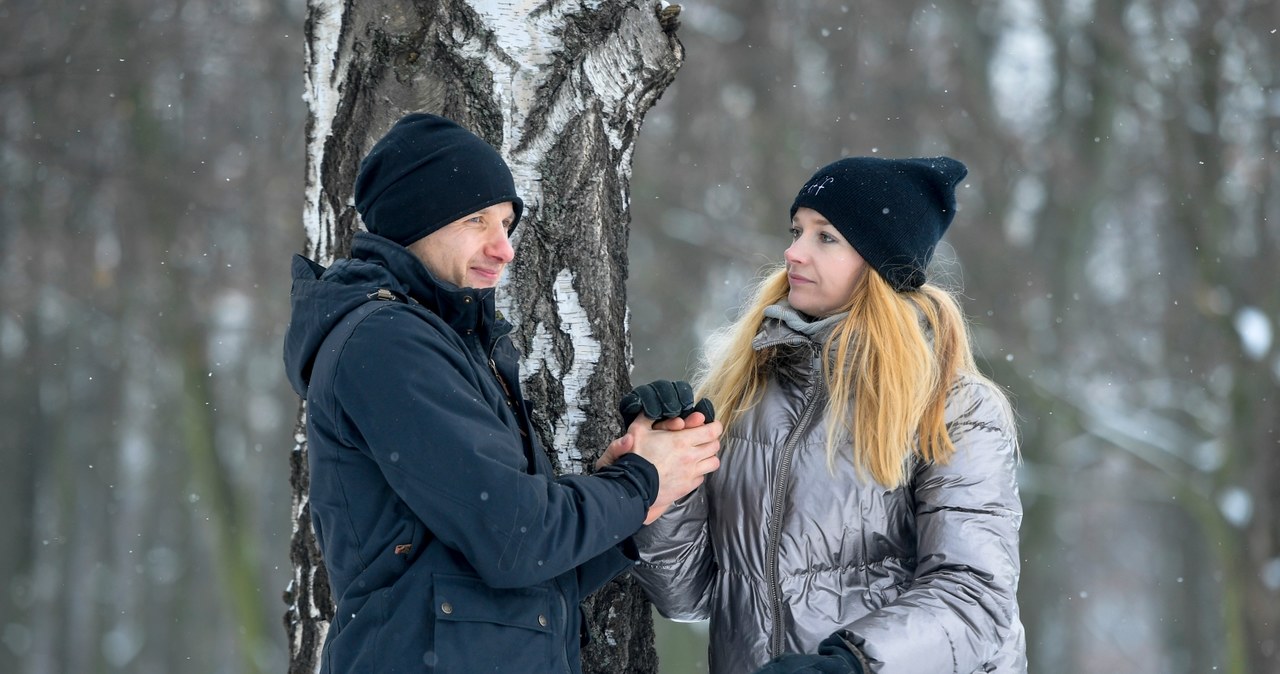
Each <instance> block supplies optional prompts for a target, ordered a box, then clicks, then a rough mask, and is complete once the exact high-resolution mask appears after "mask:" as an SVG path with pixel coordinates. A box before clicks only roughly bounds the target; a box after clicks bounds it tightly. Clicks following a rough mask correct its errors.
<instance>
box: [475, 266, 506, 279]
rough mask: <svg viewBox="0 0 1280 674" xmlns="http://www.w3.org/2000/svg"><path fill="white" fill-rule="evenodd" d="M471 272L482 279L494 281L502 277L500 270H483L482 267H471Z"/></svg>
mask: <svg viewBox="0 0 1280 674" xmlns="http://www.w3.org/2000/svg"><path fill="white" fill-rule="evenodd" d="M471 271H472V272H473V273H475V274H478V275H480V276H481V277H482V278H488V279H496V278H498V277H499V276H501V275H502V270H501V269H485V268H483V267H472V268H471Z"/></svg>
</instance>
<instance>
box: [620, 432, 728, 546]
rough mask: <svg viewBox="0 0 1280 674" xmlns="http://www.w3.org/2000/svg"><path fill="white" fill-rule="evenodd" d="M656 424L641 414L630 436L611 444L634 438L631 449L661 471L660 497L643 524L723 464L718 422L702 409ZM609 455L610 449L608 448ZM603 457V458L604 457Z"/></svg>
mask: <svg viewBox="0 0 1280 674" xmlns="http://www.w3.org/2000/svg"><path fill="white" fill-rule="evenodd" d="M658 426H659V427H655V422H654V420H653V419H651V418H649V417H647V416H644V415H640V416H638V417H636V419H635V421H633V422H632V424H631V427H630V428H628V429H627V435H626V436H624V437H623V438H620V439H619V440H616V441H614V443H613V444H610V445H609V448H610V450H612V449H614V447H615V445H622V444H623V443H624V441H625V438H626V437H631V438H632V440H631V442H630V444H631V447H632V449H631V451H634V452H635V453H636V454H638V455H640V456H642V457H644V458H645V459H647V460H648V461H649V462H650V463H652V464H653V466H654V468H656V469H657V471H658V498H657V500H655V501H654V502H653V505H652V506H650V508H649V512H648V514H647V516H646V517H645V520H644V523H645V524H649V523H651V522H653V521H654V520H656V519H658V518H659V517H660V516H662V513H664V512H666V511H667V508H670V507H671V504H672V503H675V502H676V501H677V500H679V499H680V498H682V497H683V496H684V495H685V494H688V493H689V492H691V491H693V490H694V489H697V488H698V486H699V485H701V484H702V481H703V480H704V479H705V477H704V476H705V475H706V474H707V473H710V472H712V471H714V470H715V469H717V468H719V467H720V458H719V457H718V456H717V453H718V452H719V451H720V433H721V432H722V431H723V430H724V428H723V426H721V425H720V423H719V422H715V421H713V422H711V423H706V418H705V417H704V416H703V414H702V413H701V412H694V413H691V414H690V415H689V417H688V418H687V419H681V418H679V417H677V418H674V419H668V420H666V421H664V422H661V424H658ZM605 454H606V456H607V455H608V454H609V451H608V450H606V452H605ZM601 458H602V459H603V458H604V457H601Z"/></svg>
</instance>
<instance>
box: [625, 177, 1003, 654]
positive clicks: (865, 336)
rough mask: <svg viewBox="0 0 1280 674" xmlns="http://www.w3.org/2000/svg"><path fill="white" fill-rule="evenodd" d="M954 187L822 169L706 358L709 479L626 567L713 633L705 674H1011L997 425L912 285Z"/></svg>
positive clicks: (932, 308) (671, 610) (993, 392)
mask: <svg viewBox="0 0 1280 674" xmlns="http://www.w3.org/2000/svg"><path fill="white" fill-rule="evenodd" d="M966 173H967V170H966V169H965V167H964V165H963V164H961V163H960V162H958V161H955V160H953V159H949V158H946V157H939V158H934V159H880V158H869V157H856V158H847V159H841V160H839V161H837V162H835V163H833V164H830V165H828V166H826V167H824V168H822V169H821V170H819V171H818V172H817V173H816V174H815V175H814V176H813V178H812V179H810V180H809V182H807V183H805V185H804V187H803V188H802V189H801V190H800V193H799V194H798V195H797V196H796V198H795V202H794V203H793V204H792V207H791V223H790V231H791V237H792V244H791V246H790V247H789V248H787V250H786V253H785V255H784V257H785V260H786V264H785V266H783V267H780V268H778V269H776V270H775V271H773V273H771V274H770V275H769V276H768V277H767V278H765V279H764V280H763V282H762V283H760V285H759V286H758V287H757V289H756V292H755V295H754V298H753V299H752V300H751V301H750V302H749V303H748V304H747V306H746V308H745V310H744V311H743V313H742V315H741V317H740V318H739V319H738V320H737V321H736V322H735V323H733V324H732V325H730V326H728V327H727V328H726V329H725V330H723V331H722V332H721V333H720V334H719V335H718V336H717V338H716V339H713V340H712V346H711V347H710V348H709V349H708V353H707V356H706V361H707V362H706V364H705V368H704V371H703V372H702V373H701V374H700V376H699V377H698V378H697V380H696V381H695V383H696V384H697V386H698V389H699V395H705V396H707V397H708V398H710V399H711V401H712V402H713V403H714V406H715V409H716V410H717V411H718V413H719V416H720V420H721V421H722V422H723V423H724V424H725V429H726V430H725V433H724V435H723V436H722V438H721V446H722V448H723V449H722V453H721V467H720V469H719V470H718V471H717V472H715V473H712V474H711V475H709V476H708V478H707V481H706V482H705V483H704V484H703V485H702V486H701V487H700V488H699V489H698V490H696V491H695V492H693V493H692V494H691V495H690V496H689V497H687V498H686V499H685V500H683V501H681V502H679V503H678V504H677V505H676V506H675V507H673V508H672V509H671V510H669V511H668V512H667V513H666V514H665V515H663V517H661V518H660V519H658V520H657V521H656V522H654V523H653V524H652V525H650V526H649V527H646V528H645V529H643V530H642V531H641V532H640V533H639V534H637V536H636V542H637V544H638V545H639V548H640V562H639V563H638V565H637V566H636V567H635V568H634V569H633V572H634V574H635V576H636V577H637V578H638V580H639V581H640V583H641V584H642V585H643V586H644V588H645V589H646V591H647V593H648V595H649V598H650V599H651V600H652V601H653V602H654V604H655V605H656V606H657V607H658V610H659V611H660V612H661V613H662V614H663V615H665V616H667V617H668V618H671V619H673V620H701V619H706V618H710V620H711V638H710V659H711V672H712V674H742V673H746V672H753V671H757V670H759V671H762V672H769V673H770V674H775V673H780V672H859V673H865V674H870V673H872V672H876V673H884V674H898V673H908V672H911V673H914V672H920V673H921V674H925V673H927V674H938V673H940V672H955V673H957V674H970V673H971V672H1023V671H1025V670H1026V659H1025V645H1024V637H1023V631H1022V625H1021V622H1020V619H1019V617H1018V605H1017V598H1016V591H1017V585H1018V573H1019V560H1018V527H1019V524H1020V522H1021V519H1022V507H1021V504H1020V501H1019V498H1018V490H1017V485H1016V482H1015V466H1016V462H1017V448H1016V440H1015V433H1014V425H1013V421H1012V415H1011V412H1010V409H1009V405H1008V402H1007V400H1006V399H1005V397H1004V395H1003V394H1002V393H1001V391H1000V390H999V389H998V388H997V387H996V386H995V385H994V384H992V383H991V382H990V381H989V380H987V379H986V378H985V377H983V376H982V375H981V374H980V373H979V372H978V370H977V368H976V367H975V365H974V359H973V354H972V351H971V349H970V346H969V341H968V330H967V326H966V324H965V320H964V317H963V314H962V313H961V311H960V308H959V305H958V304H957V302H956V300H955V299H954V298H953V297H952V296H951V295H950V294H949V293H947V292H946V291H944V290H942V289H940V288H938V287H937V286H935V285H932V284H929V283H926V275H925V269H926V266H927V265H928V263H929V260H930V259H931V257H932V255H933V251H934V248H935V246H936V245H937V243H938V241H939V240H940V238H941V237H942V234H943V232H945V231H946V229H947V227H948V226H949V225H950V223H951V220H952V218H953V216H954V214H955V186H956V184H957V183H959V181H960V180H961V179H963V178H964V176H965V175H966ZM668 423H672V422H668ZM674 423H675V424H676V425H679V424H680V423H681V422H679V421H676V422H674ZM771 658H772V660H771ZM762 666H764V669H763V670H760V668H761V667H762Z"/></svg>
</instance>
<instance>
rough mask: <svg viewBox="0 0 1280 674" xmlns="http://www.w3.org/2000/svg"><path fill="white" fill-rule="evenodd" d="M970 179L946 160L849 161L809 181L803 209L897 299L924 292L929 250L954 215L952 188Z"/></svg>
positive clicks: (800, 203) (799, 198)
mask: <svg viewBox="0 0 1280 674" xmlns="http://www.w3.org/2000/svg"><path fill="white" fill-rule="evenodd" d="M968 173H969V169H967V168H965V166H964V164H961V163H960V162H958V161H956V160H954V159H951V158H950V157H933V158H928V159H881V158H879V157H848V158H845V159H841V160H838V161H835V162H832V163H830V164H828V165H826V166H824V167H822V168H821V169H819V170H818V172H817V173H815V174H813V177H812V178H810V179H809V182H807V183H805V184H804V187H802V188H800V193H799V194H797V195H796V199H795V202H794V203H792V204H791V215H792V217H795V214H796V210H797V209H799V208H801V207H807V208H812V209H813V210H815V211H817V212H819V213H821V214H822V216H823V217H825V218H826V219H827V220H828V221H829V222H830V223H831V224H833V225H835V228H836V229H837V230H839V231H840V234H841V235H842V236H844V238H845V240H846V241H848V242H849V243H850V244H851V245H852V246H853V247H854V248H855V249H856V250H857V251H858V254H859V255H861V256H862V259H864V260H866V261H867V264H869V265H871V267H872V268H873V269H875V270H876V271H877V272H878V273H879V274H880V276H882V277H884V280H886V281H888V282H889V285H891V286H893V289H894V290H896V291H898V292H905V291H908V290H912V289H915V288H919V287H920V286H922V285H924V281H925V268H926V267H928V266H929V261H930V260H931V259H933V249H934V248H935V247H936V246H937V245H938V240H939V239H941V238H942V234H943V232H945V231H947V227H948V226H950V225H951V219H952V218H953V217H955V214H956V191H955V187H956V184H957V183H959V182H960V181H961V180H963V179H964V177H965V176H966V175H967V174H968Z"/></svg>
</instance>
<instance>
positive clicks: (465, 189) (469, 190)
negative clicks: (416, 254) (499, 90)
mask: <svg viewBox="0 0 1280 674" xmlns="http://www.w3.org/2000/svg"><path fill="white" fill-rule="evenodd" d="M355 201H356V210H357V211H358V212H359V213H360V217H361V219H363V220H364V226H365V227H366V228H367V229H368V230H369V231H370V232H373V233H374V234H377V235H379V236H384V237H386V238H388V239H391V240H392V241H395V242H396V243H398V244H400V245H402V246H407V245H409V244H411V243H413V242H414V241H417V240H418V239H421V238H422V237H424V236H426V235H428V234H430V233H432V232H434V231H436V230H437V229H440V228H441V227H444V226H445V225H447V224H449V223H451V222H453V221H455V220H458V219H459V218H462V217H463V216H466V215H469V214H471V213H475V212H476V211H479V210H482V209H484V208H486V207H488V206H492V205H494V204H497V203H502V202H504V201H510V202H511V206H512V208H513V209H514V210H515V221H514V222H513V223H512V225H511V226H512V228H513V229H514V228H515V223H518V222H520V214H521V213H522V212H523V211H524V202H522V201H521V200H520V197H518V196H516V186H515V181H514V180H513V179H512V177H511V169H509V168H508V167H507V163H506V162H505V161H503V160H502V157H501V156H500V155H499V154H498V152H497V151H496V150H494V149H493V147H492V146H491V145H489V144H488V143H486V142H484V141H483V140H481V139H480V138H479V137H478V136H476V135H475V134H473V133H471V132H470V131H468V130H466V129H464V128H462V127H461V126H458V125H457V124H456V123H454V122H453V121H452V120H449V119H445V118H444V117H440V116H438V115H430V114H426V113H414V114H411V115H407V116H405V117H403V118H401V119H400V121H398V122H396V123H395V126H393V127H391V130H390V131H388V132H387V135H385V136H383V137H382V138H381V139H380V140H379V141H378V142H377V143H376V144H374V146H373V149H372V150H369V154H368V155H366V156H365V158H364V161H362V162H360V173H359V175H357V176H356V189H355Z"/></svg>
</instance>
